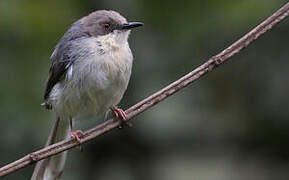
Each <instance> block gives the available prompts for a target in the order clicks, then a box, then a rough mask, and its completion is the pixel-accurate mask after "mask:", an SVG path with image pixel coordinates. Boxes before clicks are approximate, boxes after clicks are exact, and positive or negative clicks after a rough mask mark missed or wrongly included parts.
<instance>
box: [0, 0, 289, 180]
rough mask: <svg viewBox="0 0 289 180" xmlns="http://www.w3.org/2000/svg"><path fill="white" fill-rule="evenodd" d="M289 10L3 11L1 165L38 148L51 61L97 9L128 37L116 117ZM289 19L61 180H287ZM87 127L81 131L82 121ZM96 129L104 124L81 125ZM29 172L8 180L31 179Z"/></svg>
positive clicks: (201, 4) (134, 3)
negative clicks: (124, 84)
mask: <svg viewBox="0 0 289 180" xmlns="http://www.w3.org/2000/svg"><path fill="white" fill-rule="evenodd" d="M284 3H285V1H282V0H242V1H236V0H233V1H232V0H196V1H191V0H181V1H172V0H169V1H160V0H123V1H114V0H99V1H93V0H87V1H81V0H62V1H58V0H50V1H44V0H1V1H0V54H1V60H0V84H1V88H0V120H1V121H0V122H1V126H0V132H1V136H0V151H1V155H0V156H1V157H0V159H1V161H0V165H1V166H3V165H4V164H6V163H8V162H11V161H13V160H15V159H17V158H20V157H21V156H23V155H25V154H27V153H29V152H32V151H34V150H37V149H39V148H41V147H42V145H43V144H44V142H45V139H46V137H47V134H48V132H49V127H50V126H51V124H52V122H53V121H52V120H53V119H54V115H53V114H52V113H51V112H48V111H46V110H44V109H43V108H41V107H40V106H39V104H40V103H41V101H42V95H43V90H44V85H45V80H46V76H47V73H48V69H49V65H50V61H49V56H50V54H51V53H52V51H53V49H54V46H55V45H56V43H57V41H58V40H59V39H60V37H61V36H62V34H63V33H64V32H65V30H66V29H67V28H68V27H69V26H70V24H72V23H73V22H74V21H75V20H77V19H79V18H80V17H82V16H85V15H87V14H88V13H90V12H92V11H94V10H98V9H113V10H116V11H119V12H120V13H121V14H122V15H124V16H125V17H127V18H128V19H129V20H137V21H143V22H144V23H145V26H144V27H143V28H139V29H137V30H135V31H133V32H132V34H131V37H130V45H131V49H132V51H133V52H134V57H135V62H134V69H133V76H132V78H131V82H130V85H129V88H128V90H127V93H126V94H125V97H124V98H123V100H122V103H121V106H122V107H124V108H127V107H129V106H130V105H133V104H134V103H136V102H138V101H139V100H141V99H142V98H144V97H146V96H148V95H150V94H151V93H153V92H155V91H157V90H159V89H160V88H162V87H164V86H165V85H167V84H169V83H170V82H172V81H174V80H176V79H177V78H179V77H180V76H182V75H184V74H185V73H187V72H189V71H191V70H192V69H193V68H195V67H197V66H198V65H200V64H201V63H202V62H204V61H205V60H206V59H208V58H209V57H211V56H213V55H215V54H216V53H218V52H220V51H221V50H222V49H223V48H225V47H227V46H228V45H230V44H231V43H232V42H233V41H235V40H237V39H238V38H239V37H241V36H242V35H243V34H244V33H246V32H247V31H249V30H250V29H251V28H253V27H254V26H256V25H257V24H258V23H260V22H261V21H262V20H264V19H265V18H266V17H268V16H269V15H271V14H272V13H273V12H274V11H275V10H277V9H278V8H279V7H281V6H282V5H283V4H284ZM288 33H289V22H288V19H287V20H285V21H284V22H282V23H281V24H280V25H278V26H277V27H276V28H274V29H273V30H272V31H271V32H268V33H266V34H265V35H264V36H263V37H261V38H260V39H258V40H257V41H256V42H254V43H253V44H252V45H250V46H249V47H248V48H247V49H246V50H244V51H243V52H241V53H240V54H238V55H237V56H234V57H233V59H232V61H230V62H229V63H227V64H226V65H224V66H221V67H220V68H218V69H217V70H216V71H214V72H212V73H210V74H209V75H207V76H206V77H204V78H202V79H201V80H200V81H198V82H196V83H194V84H193V85H191V86H190V87H188V88H186V89H184V90H182V91H181V92H179V93H177V94H176V95H174V96H172V97H170V98H169V99H167V100H165V101H164V102H162V103H160V104H158V105H157V106H155V107H154V108H152V109H150V110H148V111H147V112H145V113H143V114H142V115H140V116H138V117H136V118H135V120H134V121H133V124H134V127H133V128H129V129H124V130H114V131H112V132H110V133H108V134H106V135H104V136H101V137H99V138H97V139H96V140H94V141H93V142H91V143H89V144H88V145H87V146H85V147H84V152H83V153H80V152H79V151H78V150H77V149H75V150H72V151H71V153H70V154H69V159H68V163H67V168H66V171H65V173H64V176H63V179H69V180H76V179H100V180H101V179H106V180H109V179H126V180H129V179H138V180H139V179H151V180H154V179H157V180H161V179H178V180H189V179H190V180H191V179H214V180H216V179H222V180H224V179H276V178H278V179H284V177H288V175H289V174H288V168H289V163H288V160H289V153H288V152H289V146H288V142H287V139H288V137H289V136H288V135H289V129H288V128H289V121H288V120H289V114H288V108H289V96H288V92H289V82H288V81H289V79H288V77H289V71H288V66H289V61H288V57H289V51H288ZM84 123H85V122H84ZM86 123H87V124H89V125H86V126H92V125H95V124H97V123H99V122H86ZM32 170H33V166H30V167H28V168H25V169H23V170H20V171H18V172H16V173H14V174H12V175H9V176H7V177H5V178H4V179H7V180H8V179H29V178H30V176H31V173H32Z"/></svg>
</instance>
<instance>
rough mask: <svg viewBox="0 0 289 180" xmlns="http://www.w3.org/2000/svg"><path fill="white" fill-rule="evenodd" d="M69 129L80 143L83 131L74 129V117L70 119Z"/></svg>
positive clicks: (71, 134) (73, 137)
mask: <svg viewBox="0 0 289 180" xmlns="http://www.w3.org/2000/svg"><path fill="white" fill-rule="evenodd" d="M69 129H70V136H71V138H72V139H74V140H76V141H77V142H78V143H79V144H80V143H81V141H80V137H81V136H83V132H82V131H81V130H76V131H74V130H73V124H72V118H70V119H69Z"/></svg>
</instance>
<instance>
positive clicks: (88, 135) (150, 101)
mask: <svg viewBox="0 0 289 180" xmlns="http://www.w3.org/2000/svg"><path fill="white" fill-rule="evenodd" d="M288 15H289V3H287V4H285V5H284V6H283V7H281V8H280V9H279V10H278V11H276V12H275V13H274V14H273V15H271V16H270V17H269V18H267V19H266V20H265V21H263V22H262V23H261V24H259V25H258V26H257V27H256V28H254V29H253V30H251V31H250V32H248V33H247V34H246V35H244V36H243V37H242V38H241V39H239V40H238V41H236V42H235V43H233V44H232V45H231V46H229V47H228V48H226V49H225V50H224V51H222V52H221V53H219V54H217V55H216V56H213V57H212V58H210V59H209V60H208V61H207V62H205V63H204V64H202V65H201V66H199V67H198V68H196V69H195V70H193V71H192V72H190V73H188V74H187V75H185V76H183V77H181V78H180V79H178V80H177V81H175V82H173V83H171V84H169V85H168V86H167V87H165V88H163V89H161V90H160V91H158V92H156V93H155V94H153V95H151V96H149V97H148V98H146V99H144V100H142V101H141V102H139V103H137V104H135V105H134V106H132V107H130V108H129V109H127V110H126V111H125V112H126V114H127V118H128V120H129V119H131V118H132V117H134V116H136V115H138V114H140V113H142V112H143V111H145V110H147V109H148V108H151V107H152V106H154V105H155V104H157V103H159V102H160V101H162V100H164V99H165V98H167V97H169V96H170V95H172V94H174V93H176V92H178V91H179V90H181V89H182V88H184V87H186V86H187V85H189V84H190V83H192V82H194V81H196V80H198V79H199V78H200V77H202V76H203V75H205V74H206V73H208V72H210V71H212V70H213V69H214V68H216V67H218V65H220V64H222V63H224V62H225V61H227V60H228V59H229V58H230V57H232V56H234V55H235V54H236V53H238V52H240V51H241V50H242V49H244V48H245V47H246V46H248V45H249V44H250V43H251V42H253V41H254V40H256V39H257V38H258V37H259V36H260V35H262V34H264V33H265V32H266V31H268V30H269V29H271V28H272V27H273V26H275V25H276V24H277V23H279V22H280V21H282V20H284V19H285V18H286V17H287V16H288ZM119 125H120V122H118V121H114V120H113V119H110V120H107V121H106V122H104V123H102V124H100V125H98V126H96V127H94V128H92V129H89V130H88V131H86V132H84V135H83V136H82V137H81V143H85V142H87V141H90V140H92V139H94V138H95V137H97V136H99V135H101V134H103V133H105V132H108V131H109V130H111V129H113V128H115V127H117V126H119ZM78 145H79V144H78V143H77V142H76V141H74V140H72V139H69V140H63V141H60V142H58V143H56V144H53V145H50V146H47V147H45V148H43V149H40V150H38V151H35V152H33V153H30V154H28V155H26V156H24V157H23V158H21V159H19V160H17V161H14V162H12V163H10V164H8V165H6V166H4V167H2V168H0V177H2V176H5V175H7V174H9V173H12V172H14V171H16V170H18V169H21V168H23V167H26V166H28V165H29V164H32V163H35V162H37V161H40V160H42V159H45V158H48V157H50V156H53V155H55V154H58V153H60V152H63V151H66V150H68V149H71V148H73V147H76V146H78Z"/></svg>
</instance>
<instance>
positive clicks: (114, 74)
mask: <svg viewBox="0 0 289 180" xmlns="http://www.w3.org/2000/svg"><path fill="white" fill-rule="evenodd" d="M72 68H73V69H72V70H71V71H72V73H71V74H70V75H69V73H68V77H67V78H66V79H65V80H63V82H61V83H59V84H58V85H57V86H55V88H54V90H53V91H54V92H55V93H54V95H56V96H57V97H55V98H54V99H55V101H54V103H52V104H53V106H54V107H55V108H54V109H55V110H56V111H58V113H61V114H62V115H64V116H69V117H72V118H74V119H87V118H91V117H96V116H101V115H103V114H104V113H105V112H107V111H108V110H109V108H110V107H111V106H115V105H117V104H118V103H119V101H120V100H121V98H122V96H123V94H124V92H125V90H126V88H127V85H128V81H129V78H130V73H131V66H128V67H125V68H119V67H114V66H107V65H106V66H99V64H97V65H95V66H94V65H87V67H85V66H81V68H80V67H78V66H77V65H75V66H73V67H72ZM113 68H115V69H113Z"/></svg>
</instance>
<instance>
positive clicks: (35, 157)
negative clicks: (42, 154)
mask: <svg viewBox="0 0 289 180" xmlns="http://www.w3.org/2000/svg"><path fill="white" fill-rule="evenodd" d="M29 159H30V160H31V161H32V162H36V161H38V155H37V154H34V153H30V154H29Z"/></svg>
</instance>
